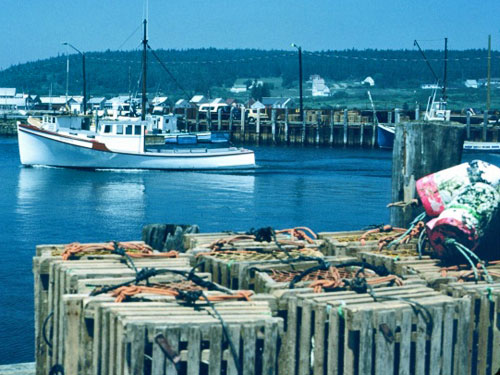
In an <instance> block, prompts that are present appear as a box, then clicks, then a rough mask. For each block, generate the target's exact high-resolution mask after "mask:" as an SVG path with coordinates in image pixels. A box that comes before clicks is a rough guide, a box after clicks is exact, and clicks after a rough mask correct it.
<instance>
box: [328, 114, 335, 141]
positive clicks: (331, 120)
mask: <svg viewBox="0 0 500 375" xmlns="http://www.w3.org/2000/svg"><path fill="white" fill-rule="evenodd" d="M333 112H334V111H333V109H332V110H331V111H330V139H329V140H328V143H329V144H330V147H331V146H333V120H334V116H333Z"/></svg>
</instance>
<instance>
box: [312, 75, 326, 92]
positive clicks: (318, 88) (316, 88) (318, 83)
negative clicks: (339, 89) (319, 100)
mask: <svg viewBox="0 0 500 375" xmlns="http://www.w3.org/2000/svg"><path fill="white" fill-rule="evenodd" d="M311 81H312V96H330V89H329V88H328V87H327V86H326V85H325V80H324V79H323V78H321V77H320V76H319V75H313V76H311Z"/></svg>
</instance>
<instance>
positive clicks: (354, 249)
mask: <svg viewBox="0 0 500 375" xmlns="http://www.w3.org/2000/svg"><path fill="white" fill-rule="evenodd" d="M404 231H405V230H404V229H399V228H391V229H389V228H387V229H386V230H369V231H362V230H358V231H343V232H320V233H318V238H319V239H321V240H324V241H325V244H324V246H323V248H324V253H325V254H327V255H337V256H342V255H343V256H358V254H359V253H360V252H372V251H375V250H381V249H382V248H383V247H384V246H385V245H386V244H387V243H388V242H389V240H392V239H394V238H397V237H398V236H401V235H402V234H403V233H404ZM405 242H406V241H405ZM416 248H417V241H416V240H415V239H410V238H408V242H406V243H402V244H400V245H399V246H398V249H399V250H405V251H408V252H409V251H416Z"/></svg>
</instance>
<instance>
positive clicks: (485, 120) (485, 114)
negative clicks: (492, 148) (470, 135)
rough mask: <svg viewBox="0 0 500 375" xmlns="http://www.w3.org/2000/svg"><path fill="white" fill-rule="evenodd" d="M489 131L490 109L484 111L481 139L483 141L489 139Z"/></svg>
mask: <svg viewBox="0 0 500 375" xmlns="http://www.w3.org/2000/svg"><path fill="white" fill-rule="evenodd" d="M487 132H488V111H487V110H486V111H484V117H483V135H482V137H481V139H482V140H483V142H486V139H487Z"/></svg>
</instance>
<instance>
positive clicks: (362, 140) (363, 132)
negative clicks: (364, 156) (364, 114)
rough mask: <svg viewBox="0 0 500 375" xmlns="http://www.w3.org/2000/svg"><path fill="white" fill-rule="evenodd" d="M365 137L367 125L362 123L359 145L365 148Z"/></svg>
mask: <svg viewBox="0 0 500 375" xmlns="http://www.w3.org/2000/svg"><path fill="white" fill-rule="evenodd" d="M364 137H365V123H364V122H362V123H361V127H360V134H359V145H360V146H361V147H363V143H364V140H365V139H364Z"/></svg>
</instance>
